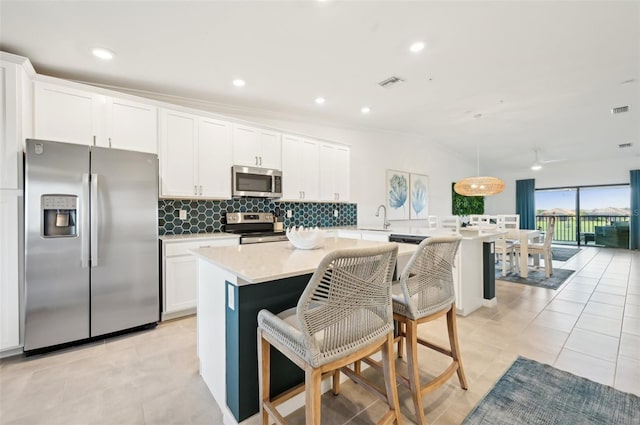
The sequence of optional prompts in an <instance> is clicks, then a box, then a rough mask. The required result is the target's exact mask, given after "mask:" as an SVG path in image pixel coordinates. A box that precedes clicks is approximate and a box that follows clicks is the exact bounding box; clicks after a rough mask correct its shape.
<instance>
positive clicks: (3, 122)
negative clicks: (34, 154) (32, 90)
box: [0, 61, 22, 189]
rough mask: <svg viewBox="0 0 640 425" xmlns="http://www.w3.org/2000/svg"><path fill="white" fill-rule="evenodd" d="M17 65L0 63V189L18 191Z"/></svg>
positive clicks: (19, 159) (19, 157)
mask: <svg viewBox="0 0 640 425" xmlns="http://www.w3.org/2000/svg"><path fill="white" fill-rule="evenodd" d="M19 93H20V89H19V87H18V65H16V64H13V63H9V62H5V61H0V138H2V140H3V142H2V143H0V189H3V188H4V189H18V164H19V163H21V162H22V149H21V148H20V142H19V139H18V134H19V129H18V122H19V121H18V114H19V111H18V109H17V101H18V95H19Z"/></svg>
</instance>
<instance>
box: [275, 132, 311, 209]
mask: <svg viewBox="0 0 640 425" xmlns="http://www.w3.org/2000/svg"><path fill="white" fill-rule="evenodd" d="M318 149H319V147H318V143H317V142H314V141H313V140H306V139H302V138H300V137H297V136H290V135H284V136H282V198H283V199H289V200H301V201H317V200H318V199H319V196H320V193H319V184H318V181H319V172H320V165H319V164H320V163H319V161H320V159H319V151H318Z"/></svg>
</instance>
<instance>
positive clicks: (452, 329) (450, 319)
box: [447, 303, 469, 390]
mask: <svg viewBox="0 0 640 425" xmlns="http://www.w3.org/2000/svg"><path fill="white" fill-rule="evenodd" d="M447 330H448V331H449V344H450V345H451V357H453V361H454V362H456V363H457V366H458V369H457V370H456V372H457V373H458V380H459V381H460V387H462V389H464V390H466V389H467V388H469V386H468V385H467V378H466V377H465V376H464V369H463V368H462V359H461V358H460V344H459V343H458V325H457V323H456V304H455V303H453V304H451V309H450V310H449V311H448V312H447Z"/></svg>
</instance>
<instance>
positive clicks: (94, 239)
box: [91, 174, 99, 267]
mask: <svg viewBox="0 0 640 425" xmlns="http://www.w3.org/2000/svg"><path fill="white" fill-rule="evenodd" d="M98 220H99V217H98V175H97V174H91V267H98Z"/></svg>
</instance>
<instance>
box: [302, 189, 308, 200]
mask: <svg viewBox="0 0 640 425" xmlns="http://www.w3.org/2000/svg"><path fill="white" fill-rule="evenodd" d="M306 197H307V194H306V193H305V192H304V190H303V191H302V199H304V198H306Z"/></svg>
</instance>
